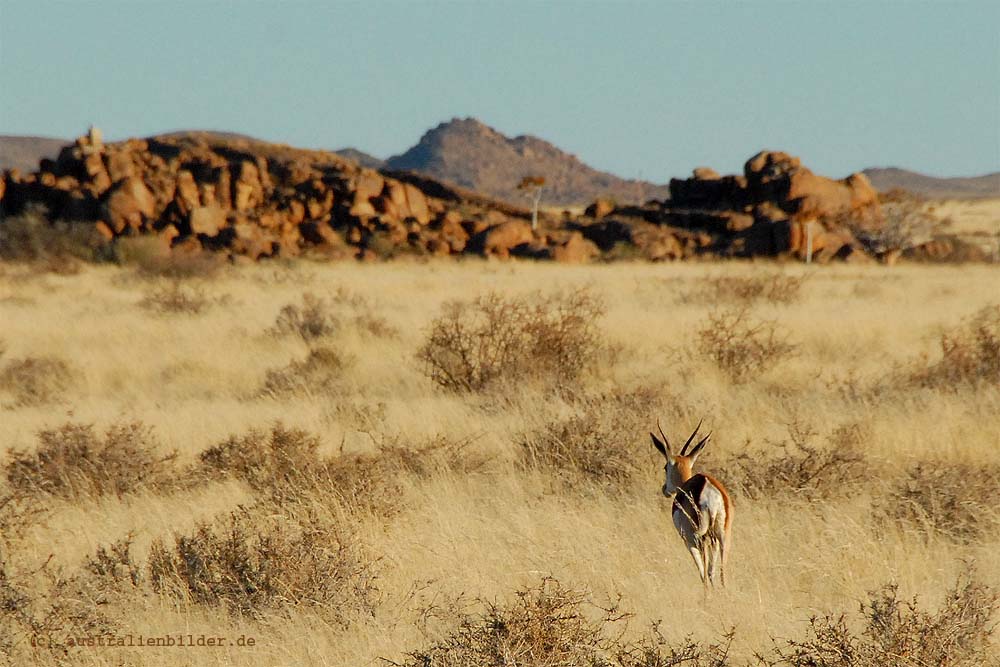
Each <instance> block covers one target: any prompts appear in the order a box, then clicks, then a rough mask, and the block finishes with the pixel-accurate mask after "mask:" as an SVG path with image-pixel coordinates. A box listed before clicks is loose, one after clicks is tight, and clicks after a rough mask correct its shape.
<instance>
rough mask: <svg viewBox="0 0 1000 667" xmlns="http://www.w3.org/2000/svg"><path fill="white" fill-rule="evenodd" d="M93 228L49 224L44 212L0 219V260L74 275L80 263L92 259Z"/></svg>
mask: <svg viewBox="0 0 1000 667" xmlns="http://www.w3.org/2000/svg"><path fill="white" fill-rule="evenodd" d="M95 248H96V239H95V233H94V228H93V226H92V225H88V224H72V223H68V222H64V221H57V222H49V221H48V220H47V219H46V213H45V211H44V209H29V210H26V211H25V212H24V213H22V214H21V215H17V216H10V217H6V218H3V219H2V220H0V259H3V260H7V261H16V262H28V263H30V264H31V265H32V266H33V268H35V269H40V270H42V271H47V272H51V273H56V274H63V275H74V274H77V273H79V272H80V264H81V262H83V261H92V260H93V259H94V258H95Z"/></svg>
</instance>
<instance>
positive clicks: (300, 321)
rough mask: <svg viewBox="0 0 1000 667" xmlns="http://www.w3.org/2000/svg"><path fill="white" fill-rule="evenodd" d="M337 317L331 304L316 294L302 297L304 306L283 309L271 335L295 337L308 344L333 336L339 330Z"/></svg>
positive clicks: (292, 304)
mask: <svg viewBox="0 0 1000 667" xmlns="http://www.w3.org/2000/svg"><path fill="white" fill-rule="evenodd" d="M337 324H338V321H337V317H336V316H335V315H334V314H333V312H332V311H331V309H330V304H329V303H328V302H327V301H326V300H325V299H322V298H320V297H318V296H316V295H315V294H312V293H309V292H306V293H305V294H303V295H302V304H301V305H297V304H294V303H290V304H287V305H285V306H284V307H282V309H281V312H279V313H278V317H277V318H276V319H275V321H274V326H273V327H272V328H271V333H272V334H274V335H275V336H289V335H294V336H298V337H300V338H301V339H302V340H304V341H306V342H307V343H309V342H312V341H315V340H318V339H320V338H324V337H327V336H330V335H332V334H333V333H334V332H335V331H336V330H337Z"/></svg>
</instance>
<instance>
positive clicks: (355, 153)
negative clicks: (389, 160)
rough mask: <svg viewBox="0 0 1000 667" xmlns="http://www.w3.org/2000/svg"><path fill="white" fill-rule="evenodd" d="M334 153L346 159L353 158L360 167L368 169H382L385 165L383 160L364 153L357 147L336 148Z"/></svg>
mask: <svg viewBox="0 0 1000 667" xmlns="http://www.w3.org/2000/svg"><path fill="white" fill-rule="evenodd" d="M334 153H336V154H337V155H339V156H341V157H345V158H347V159H348V160H354V161H355V162H357V163H358V164H360V165H361V166H362V167H368V168H369V169H382V168H383V167H385V160H383V159H381V158H377V157H375V156H374V155H370V154H368V153H365V152H364V151H361V150H358V149H357V148H351V147H348V148H338V149H337V150H335V151H334Z"/></svg>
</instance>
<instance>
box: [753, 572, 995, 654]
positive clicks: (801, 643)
mask: <svg viewBox="0 0 1000 667" xmlns="http://www.w3.org/2000/svg"><path fill="white" fill-rule="evenodd" d="M998 608H1000V596H998V594H997V592H996V590H994V589H992V588H989V587H987V586H983V585H980V584H976V583H973V582H972V581H971V580H968V579H966V580H963V581H959V582H958V583H957V584H956V585H955V587H954V588H953V589H952V590H951V591H949V593H948V595H947V597H946V598H945V600H944V603H943V604H942V605H941V606H940V608H938V610H937V612H936V613H934V612H928V611H926V610H925V609H924V608H922V607H921V605H920V604H919V601H918V600H917V598H913V599H912V600H908V601H907V600H901V599H900V598H899V590H898V588H897V587H896V586H895V585H887V586H884V587H883V588H881V589H879V590H877V591H875V592H873V593H871V594H870V596H869V599H868V601H867V602H863V603H862V604H861V609H860V616H861V620H862V621H863V623H864V627H863V628H862V629H861V631H860V632H856V631H854V630H853V629H852V626H853V624H851V623H848V621H847V619H846V618H845V615H844V614H839V615H832V616H822V617H813V618H812V619H811V620H810V621H809V629H808V631H807V633H806V636H805V637H804V638H802V639H789V640H787V641H786V642H785V643H784V645H783V646H778V647H776V648H775V649H774V651H773V654H772V655H769V656H766V657H765V656H758V659H759V660H760V664H761V665H763V666H765V667H819V666H822V667H886V666H887V665H892V666H893V667H927V666H928V665H940V666H942V667H944V666H947V667H983V666H984V665H989V664H995V662H994V663H991V662H990V660H991V659H992V658H994V657H995V655H994V653H993V651H994V648H995V647H994V646H993V644H992V642H991V639H990V637H991V635H992V633H993V630H994V627H995V626H994V623H993V620H992V617H993V615H994V614H995V613H996V611H997V609H998Z"/></svg>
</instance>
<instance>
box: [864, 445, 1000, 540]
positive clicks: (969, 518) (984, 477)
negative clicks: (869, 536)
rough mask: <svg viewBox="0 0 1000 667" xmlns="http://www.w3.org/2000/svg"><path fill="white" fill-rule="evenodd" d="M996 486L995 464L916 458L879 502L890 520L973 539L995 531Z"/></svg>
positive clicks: (998, 524) (999, 514)
mask: <svg viewBox="0 0 1000 667" xmlns="http://www.w3.org/2000/svg"><path fill="white" fill-rule="evenodd" d="M998 489H1000V465H996V464H994V465H988V464H984V465H970V464H965V463H945V462H933V463H931V462H927V463H924V462H921V463H917V464H915V465H913V466H911V467H910V468H909V469H908V470H907V471H906V473H905V475H904V476H903V477H902V479H899V480H898V481H897V482H896V484H895V486H894V487H893V488H892V491H891V493H890V497H889V501H888V502H887V503H884V504H883V506H882V507H883V510H884V511H885V512H886V518H887V519H889V520H891V521H903V522H905V523H907V524H908V525H910V526H913V527H915V528H916V529H917V530H920V531H921V532H924V533H926V534H929V535H944V536H947V537H950V538H953V539H956V540H959V541H963V542H973V541H977V540H979V539H981V538H982V537H984V536H987V535H996V534H997V532H998V531H1000V509H998V508H997V504H996V494H997V490H998Z"/></svg>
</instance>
